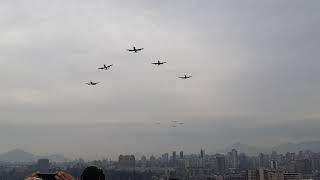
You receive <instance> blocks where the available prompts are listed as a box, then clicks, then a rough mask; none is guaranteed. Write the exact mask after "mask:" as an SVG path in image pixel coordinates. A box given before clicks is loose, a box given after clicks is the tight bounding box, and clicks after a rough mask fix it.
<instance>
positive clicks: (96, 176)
mask: <svg viewBox="0 0 320 180" xmlns="http://www.w3.org/2000/svg"><path fill="white" fill-rule="evenodd" d="M81 180H105V176H104V174H103V171H102V169H100V168H98V167H96V166H89V167H87V168H86V169H84V170H83V172H82V174H81Z"/></svg>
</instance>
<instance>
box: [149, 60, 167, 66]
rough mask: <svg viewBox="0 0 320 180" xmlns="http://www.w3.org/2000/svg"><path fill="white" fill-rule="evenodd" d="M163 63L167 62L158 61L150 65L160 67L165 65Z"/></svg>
mask: <svg viewBox="0 0 320 180" xmlns="http://www.w3.org/2000/svg"><path fill="white" fill-rule="evenodd" d="M165 63H167V62H161V61H158V62H154V63H151V64H154V65H158V66H160V65H162V64H165Z"/></svg>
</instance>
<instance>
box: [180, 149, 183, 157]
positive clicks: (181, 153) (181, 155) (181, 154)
mask: <svg viewBox="0 0 320 180" xmlns="http://www.w3.org/2000/svg"><path fill="white" fill-rule="evenodd" d="M180 159H183V151H180Z"/></svg>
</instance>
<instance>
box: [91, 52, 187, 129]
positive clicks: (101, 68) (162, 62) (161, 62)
mask: <svg viewBox="0 0 320 180" xmlns="http://www.w3.org/2000/svg"><path fill="white" fill-rule="evenodd" d="M143 49H144V48H136V47H135V46H133V48H132V49H127V51H129V52H133V53H138V52H140V51H142V50H143ZM166 63H167V62H165V61H160V60H158V61H157V62H153V63H151V64H154V65H156V66H160V65H163V64H166ZM112 66H113V64H110V65H108V66H107V65H105V64H103V66H102V67H99V68H98V69H99V70H109V69H110V68H111V67H112ZM191 77H192V76H188V75H184V76H181V77H178V78H180V79H189V78H191ZM99 83H100V82H93V81H90V82H88V83H85V84H87V85H88V86H95V85H97V84H99ZM180 125H182V124H180Z"/></svg>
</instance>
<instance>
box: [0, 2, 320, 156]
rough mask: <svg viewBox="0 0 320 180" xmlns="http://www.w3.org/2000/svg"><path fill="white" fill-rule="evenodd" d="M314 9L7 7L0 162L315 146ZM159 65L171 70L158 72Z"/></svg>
mask: <svg viewBox="0 0 320 180" xmlns="http://www.w3.org/2000/svg"><path fill="white" fill-rule="evenodd" d="M319 7H320V1H318V0H308V1H301V0H281V1H279V0H268V1H256V0H241V1H238V0H201V1H198V0H175V1H172V0H163V1H161V2H159V1H153V0H148V1H147V0H140V1H139V0H137V1H131V0H130V1H129V0H127V1H121V2H119V1H116V0H68V1H65V0H56V1H51V0H28V1H23V0H2V1H1V2H0V82H1V85H0V91H1V94H0V147H1V149H0V152H4V151H7V150H10V149H13V148H23V149H25V150H27V151H30V152H34V153H38V154H44V153H62V154H65V155H67V156H69V157H79V156H83V157H90V158H93V157H98V156H99V157H101V156H107V155H117V154H119V153H130V152H134V153H138V152H139V153H142V152H166V151H169V152H170V151H172V150H182V149H183V150H185V151H187V152H192V151H198V150H199V149H200V148H201V147H205V148H206V149H207V151H215V150H217V149H221V148H223V147H224V146H226V145H228V144H232V143H234V142H238V141H240V142H242V143H248V144H250V145H256V146H263V145H264V146H265V144H268V145H269V146H272V145H275V144H279V143H283V142H294V141H303V140H319V139H320V134H319V133H316V132H314V131H310V130H311V129H310V128H316V129H318V128H320V123H318V121H317V120H318V118H319V116H320V114H319V107H320V96H319V92H320V86H319V82H320V73H319V68H320V61H319V57H320V48H319V42H320V36H319V32H320V23H319V19H320V11H319ZM133 45H135V46H137V47H144V48H145V50H144V51H142V52H141V53H138V54H132V53H128V52H127V51H126V49H127V48H131V47H132V46H133ZM159 58H160V59H161V60H163V61H168V64H165V65H163V66H160V67H154V66H152V65H151V64H150V63H151V62H152V61H156V60H158V59H159ZM102 64H114V66H113V67H112V68H111V70H110V71H104V72H101V71H98V70H97V67H98V66H101V65H102ZM184 74H190V75H192V76H193V78H192V79H189V80H185V81H184V80H180V79H178V78H177V77H178V76H181V75H184ZM90 80H93V81H100V82H101V84H99V85H98V86H96V87H88V86H86V85H85V84H84V83H85V82H87V81H90ZM172 120H178V121H181V122H185V124H184V125H183V126H181V127H178V128H171V124H172V123H171V121H172ZM155 122H160V123H161V125H159V126H157V125H155ZM293 129H299V133H298V134H297V132H296V131H293ZM269 130H270V131H269ZM314 130H315V129H314ZM271 132H272V133H271Z"/></svg>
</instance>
